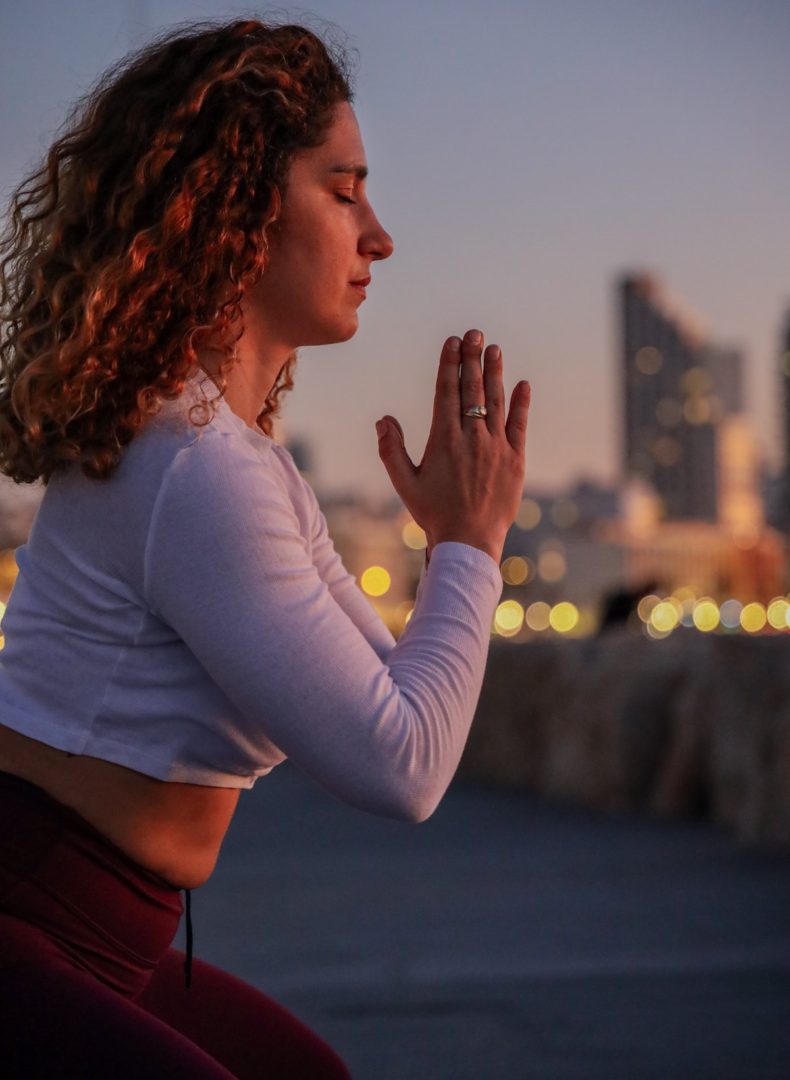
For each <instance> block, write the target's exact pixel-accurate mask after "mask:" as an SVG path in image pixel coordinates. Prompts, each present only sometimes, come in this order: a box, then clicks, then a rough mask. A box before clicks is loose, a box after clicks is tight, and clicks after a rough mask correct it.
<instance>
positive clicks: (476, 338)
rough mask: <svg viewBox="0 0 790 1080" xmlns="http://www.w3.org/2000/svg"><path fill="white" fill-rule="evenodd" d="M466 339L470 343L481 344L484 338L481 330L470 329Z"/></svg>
mask: <svg viewBox="0 0 790 1080" xmlns="http://www.w3.org/2000/svg"><path fill="white" fill-rule="evenodd" d="M466 340H467V341H468V342H469V344H470V345H479V344H480V342H481V341H482V340H483V339H482V337H481V336H480V331H479V330H470V331H469V333H468V334H467V335H466Z"/></svg>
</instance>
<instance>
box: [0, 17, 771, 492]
mask: <svg viewBox="0 0 790 1080" xmlns="http://www.w3.org/2000/svg"><path fill="white" fill-rule="evenodd" d="M267 14H268V15H273V16H275V17H276V18H277V19H278V21H282V20H283V19H288V20H290V21H295V22H306V23H307V24H308V25H310V26H311V27H312V28H313V29H317V30H318V31H319V32H331V33H332V34H333V35H334V36H339V37H340V38H341V39H343V40H345V41H346V43H347V46H348V47H349V48H350V49H351V50H352V51H353V53H354V56H355V70H356V76H355V91H356V93H355V108H356V111H357V116H358V118H359V121H360V124H361V128H362V135H363V139H364V142H365V147H366V151H367V157H368V164H369V166H370V178H369V180H368V192H369V195H370V198H371V201H372V203H373V206H374V208H375V209H376V211H377V213H378V215H379V218H380V219H381V221H382V224H383V225H384V226H385V227H386V228H387V230H388V231H389V232H390V234H391V235H392V237H393V239H394V242H395V254H394V255H393V257H392V258H391V259H389V260H387V261H386V262H384V263H380V264H378V265H374V267H373V283H372V285H371V287H370V288H369V290H368V299H367V301H366V302H365V303H364V305H363V306H362V309H361V324H360V329H359V331H358V333H357V335H356V336H355V338H354V339H353V340H352V341H350V342H347V343H344V344H342V345H333V346H328V347H322V348H310V349H303V350H302V351H301V352H300V355H299V360H298V364H297V370H296V385H295V388H294V390H293V391H292V392H291V394H290V395H289V396H288V398H287V403H286V405H285V406H284V410H283V426H282V431H283V435H284V437H285V438H286V439H290V438H295V437H299V438H301V439H305V440H307V441H308V442H309V444H310V446H311V449H312V452H313V470H312V479H313V483H314V485H315V487H316V489H317V490H318V491H319V492H323V493H327V494H338V493H341V492H347V493H352V494H353V493H358V494H365V495H368V496H374V497H386V496H388V495H389V494H391V487H390V483H389V479H388V477H387V474H386V470H385V469H384V466H383V465H382V463H381V462H380V460H379V457H378V452H377V448H376V447H377V444H376V434H375V429H374V424H375V421H376V420H377V419H378V418H379V417H380V416H382V415H383V414H384V413H391V414H392V415H394V416H396V417H397V418H398V420H399V421H400V423H401V425H402V427H403V430H404V432H405V436H406V446H407V449H408V450H409V453H410V455H411V457H412V459H413V460H414V461H415V462H419V460H420V458H421V457H422V453H423V449H424V446H425V441H426V438H427V435H428V430H429V427H430V417H431V410H432V406H433V392H434V383H435V378H436V368H437V364H438V358H439V350H440V348H441V344H442V342H443V340H444V338H445V337H447V336H448V335H449V334H454V333H455V334H462V333H463V332H464V331H465V330H466V329H468V328H470V327H478V328H480V329H481V330H483V332H484V333H485V335H486V340H487V341H496V342H497V343H499V345H500V346H501V348H502V353H503V358H504V365H505V390H506V395H507V397H508V398H509V395H510V391H511V390H512V388H513V386H514V385H515V383H516V382H518V380H520V379H524V378H526V379H529V380H530V382H531V384H532V408H531V413H530V422H529V432H528V436H527V467H526V480H525V484H526V487H527V488H528V489H531V490H535V491H547V492H548V491H553V490H558V489H562V488H564V487H566V486H568V485H570V484H572V483H574V482H575V481H576V480H578V479H579V478H582V477H585V478H588V479H592V480H596V481H600V482H603V483H614V482H616V481H617V480H618V478H619V476H620V440H621V424H620V415H619V403H620V391H619V379H618V375H619V354H618V339H617V331H618V321H617V310H616V307H615V294H614V284H615V280H616V278H617V277H618V276H619V275H620V274H621V273H623V272H624V271H626V270H647V271H650V272H652V273H653V274H655V275H656V276H657V277H658V278H659V279H661V280H662V281H663V282H665V284H666V285H667V286H668V287H669V289H670V290H671V292H672V293H673V294H675V295H676V296H678V297H679V298H681V299H682V300H683V301H684V302H685V304H686V306H687V307H688V308H690V309H691V311H693V312H694V313H695V314H696V315H697V316H698V317H699V318H700V319H701V320H702V322H703V325H704V326H705V327H706V328H707V330H708V331H709V333H710V336H711V339H712V340H714V341H716V342H719V343H725V344H735V345H738V346H740V347H741V348H743V350H744V352H745V357H746V395H747V407H748V410H749V413H750V416H751V417H752V420H753V422H754V425H755V429H756V431H757V437H758V441H759V444H760V446H761V449H762V452H763V455H764V457H765V460H766V461H767V463H768V464H769V465H770V466H772V467H776V466H777V465H778V464H779V461H780V460H781V429H780V425H779V417H780V413H779V403H780V397H779V386H780V381H779V375H778V356H779V345H780V332H781V328H782V326H783V324H784V322H785V319H786V317H787V311H788V308H789V307H790V275H788V269H790V266H789V263H790V182H789V181H788V177H790V139H788V138H787V115H788V107H789V106H790V64H788V62H787V57H788V54H790V3H787V2H786V0H743V2H735V0H651V2H647V0H521V2H517V0H488V2H486V3H472V2H468V0H455V2H450V0H434V2H433V3H431V4H424V3H421V2H416V0H398V2H397V3H390V2H378V0H313V3H312V4H311V5H305V6H301V7H293V6H289V7H281V8H276V9H274V8H251V7H239V6H237V5H234V4H228V3H191V4H187V3H183V2H178V0H157V2H156V3H152V2H150V0H126V2H122V0H105V2H103V3H98V2H96V3H88V2H87V0H73V2H70V0H57V2H56V0H25V2H24V3H23V2H20V0H6V2H5V3H4V4H3V5H2V6H0V102H2V108H0V194H2V195H3V196H4V198H3V202H4V208H5V203H6V201H7V197H8V194H9V193H10V190H11V188H12V187H13V186H14V185H15V184H16V183H17V182H18V181H19V180H20V179H21V178H22V176H23V175H24V173H25V171H26V170H27V169H28V168H30V167H31V166H32V165H34V164H36V163H37V160H38V158H39V157H40V156H41V155H43V153H44V152H45V151H46V148H47V146H48V145H49V142H50V141H51V139H52V137H53V135H54V132H55V130H56V129H57V127H58V125H59V124H60V123H61V122H62V120H63V118H64V117H65V114H66V112H67V110H68V108H69V106H70V105H71V103H72V102H73V101H74V100H75V98H76V97H77V96H79V95H80V94H81V93H83V92H84V91H85V90H87V89H88V88H89V87H90V86H91V85H92V84H93V82H94V81H95V80H96V79H97V78H98V77H99V75H100V74H102V73H103V72H104V70H105V69H107V68H108V67H111V66H112V65H113V63H115V62H117V60H118V59H119V58H120V57H121V56H123V55H124V54H125V53H126V52H127V51H128V50H129V49H130V48H135V47H138V46H140V45H142V44H144V43H145V41H146V40H147V39H148V37H149V36H151V35H152V34H153V33H155V32H157V31H159V30H161V29H163V28H165V27H169V26H173V25H174V24H177V23H180V22H184V21H188V20H194V19H201V18H228V19H231V18H236V17H245V16H250V15H252V16H255V17H259V18H265V17H266V15H267Z"/></svg>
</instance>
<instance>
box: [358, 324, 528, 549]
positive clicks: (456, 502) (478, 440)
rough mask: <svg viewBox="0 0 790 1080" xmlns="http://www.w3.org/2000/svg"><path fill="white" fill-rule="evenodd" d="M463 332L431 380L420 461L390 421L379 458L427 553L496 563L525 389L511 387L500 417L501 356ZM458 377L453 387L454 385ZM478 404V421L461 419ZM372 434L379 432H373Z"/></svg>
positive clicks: (517, 490)
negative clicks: (455, 550)
mask: <svg viewBox="0 0 790 1080" xmlns="http://www.w3.org/2000/svg"><path fill="white" fill-rule="evenodd" d="M481 356H483V335H482V334H481V333H480V331H477V330H469V331H467V333H466V334H465V335H464V339H463V341H460V340H459V339H458V338H457V337H451V338H448V339H447V341H446V342H445V344H444V348H443V349H442V353H441V357H440V360H439V370H438V374H437V378H436V393H435V395H434V405H433V420H432V422H431V430H430V433H429V435H428V442H427V444H426V447H425V453H424V454H423V458H422V461H421V462H420V464H419V465H414V463H413V462H412V460H411V458H410V457H409V455H408V453H407V452H406V447H405V444H404V439H403V431H402V429H401V426H400V424H399V423H398V421H397V420H396V419H395V417H394V416H390V415H389V414H388V415H387V416H385V417H384V418H383V419H384V421H386V422H387V430H386V431H385V432H384V434H382V435H381V436H380V438H379V456H380V457H381V460H382V462H383V463H384V466H385V468H386V470H387V473H388V474H389V478H390V480H391V481H392V486H393V487H394V488H395V490H396V492H397V493H398V495H399V496H400V497H401V499H402V500H403V503H404V505H405V506H406V508H407V509H408V510H409V511H410V513H411V515H412V517H413V518H414V520H415V521H416V522H417V524H418V525H419V526H421V528H422V529H423V530H424V531H425V533H426V536H427V537H428V544H429V549H430V548H431V547H433V545H434V544H438V543H441V542H442V541H443V540H456V541H459V542H461V543H467V544H472V545H473V546H474V547H478V548H481V549H482V550H483V551H487V552H488V553H489V554H490V555H491V556H492V558H494V559H496V560H497V561H499V559H500V558H501V555H502V548H503V546H504V542H505V536H506V534H507V531H508V529H509V528H510V526H511V525H512V524H513V521H514V520H515V518H516V514H517V513H518V508H519V505H520V502H521V495H522V491H523V487H524V447H525V441H526V433H527V417H528V414H529V405H530V386H529V383H528V382H526V381H522V382H519V383H517V384H516V386H515V387H514V388H513V392H512V394H511V397H510V408H509V411H508V415H507V419H506V418H505V408H504V406H505V397H504V389H503V385H502V355H501V351H500V349H499V347H498V346H497V345H489V346H488V348H487V349H486V350H485V354H484V369H481ZM459 371H460V380H459ZM483 403H485V405H486V408H487V410H488V415H487V416H486V417H485V419H479V418H475V417H470V416H463V410H464V409H468V408H469V407H470V406H471V405H481V404H483ZM376 426H377V428H378V427H379V425H378V424H377V425H376Z"/></svg>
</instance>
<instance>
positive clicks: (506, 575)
mask: <svg viewBox="0 0 790 1080" xmlns="http://www.w3.org/2000/svg"><path fill="white" fill-rule="evenodd" d="M501 570H502V580H503V581H504V582H505V584H507V585H524V584H525V582H527V581H529V578H530V574H531V573H532V572H533V570H532V563H531V562H530V560H529V559H526V558H524V557H523V556H522V555H510V556H509V557H508V558H507V559H505V560H504V562H503V563H502V566H501Z"/></svg>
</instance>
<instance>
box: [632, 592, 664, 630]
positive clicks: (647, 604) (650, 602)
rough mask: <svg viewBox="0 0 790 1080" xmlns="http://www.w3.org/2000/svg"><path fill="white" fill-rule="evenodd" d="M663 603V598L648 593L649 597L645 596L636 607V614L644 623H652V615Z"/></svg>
mask: <svg viewBox="0 0 790 1080" xmlns="http://www.w3.org/2000/svg"><path fill="white" fill-rule="evenodd" d="M660 603H661V597H660V596H656V594H655V593H648V595H647V596H643V597H642V599H641V600H640V601H639V603H638V604H637V606H636V613H637V615H638V616H639V618H640V619H641V620H642V622H643V623H646V622H649V621H650V613H651V612H652V610H653V608H654V607H655V606H656V604H660Z"/></svg>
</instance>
